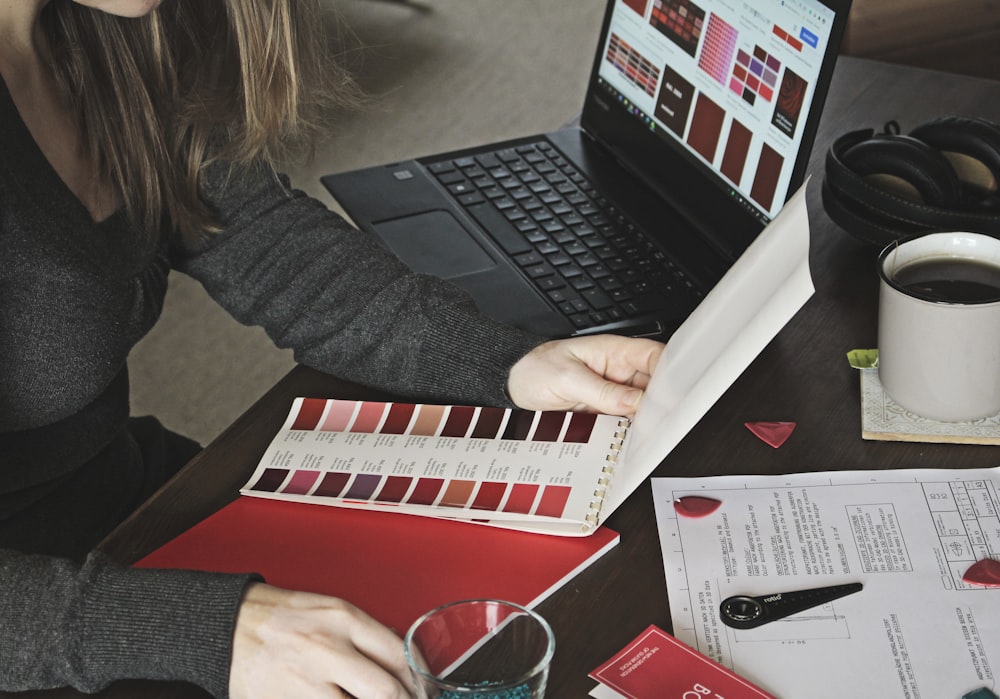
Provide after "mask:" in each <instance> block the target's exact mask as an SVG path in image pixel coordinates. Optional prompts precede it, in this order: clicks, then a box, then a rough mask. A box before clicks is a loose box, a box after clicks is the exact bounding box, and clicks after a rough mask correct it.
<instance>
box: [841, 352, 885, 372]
mask: <svg viewBox="0 0 1000 699" xmlns="http://www.w3.org/2000/svg"><path fill="white" fill-rule="evenodd" d="M847 361H849V362H850V363H851V366H852V367H853V368H855V369H874V368H875V367H877V366H878V350H877V349H855V350H851V351H850V352H848V353H847Z"/></svg>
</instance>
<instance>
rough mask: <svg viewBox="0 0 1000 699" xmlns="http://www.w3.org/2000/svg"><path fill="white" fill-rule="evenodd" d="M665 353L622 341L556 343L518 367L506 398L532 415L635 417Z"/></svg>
mask: <svg viewBox="0 0 1000 699" xmlns="http://www.w3.org/2000/svg"><path fill="white" fill-rule="evenodd" d="M663 347H664V346H663V344H662V343H660V342H655V341H653V340H644V339H637V338H630V337H620V336H618V335H592V336H586V337H574V338H569V339H566V340H552V341H551V342H546V343H544V344H541V345H539V346H538V347H536V348H535V349H533V350H532V351H530V352H528V354H526V355H525V356H524V357H522V358H521V360H520V361H518V363H517V364H515V365H514V366H513V368H512V369H511V370H510V376H509V378H508V380H507V392H508V393H509V394H510V397H511V399H512V400H513V401H514V403H515V404H516V405H518V406H519V407H521V408H525V409H527V410H579V411H591V412H599V413H608V414H611V415H632V414H633V413H635V410H636V408H637V407H638V405H639V400H640V399H641V398H642V394H643V391H644V390H645V388H646V385H647V384H648V383H649V376H650V374H652V373H653V367H655V366H656V362H657V360H658V359H659V358H660V355H661V354H662V353H663Z"/></svg>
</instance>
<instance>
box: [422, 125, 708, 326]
mask: <svg viewBox="0 0 1000 699" xmlns="http://www.w3.org/2000/svg"><path fill="white" fill-rule="evenodd" d="M427 167H428V169H429V170H430V172H431V173H433V174H434V176H435V177H436V178H437V179H438V181H439V182H440V183H441V184H442V185H443V186H444V187H445V188H447V189H448V191H449V192H451V194H452V196H453V197H454V198H455V200H456V201H457V202H458V203H459V204H460V205H461V206H462V207H464V208H465V210H466V211H468V212H469V214H470V215H471V216H472V217H473V218H474V219H476V220H477V221H478V222H479V224H480V225H481V226H483V228H484V229H485V230H486V231H487V232H488V233H490V234H491V235H492V237H493V239H494V240H495V241H496V243H497V244H498V245H499V246H500V247H501V248H502V249H503V250H504V251H505V252H506V253H507V254H508V255H509V256H510V257H511V258H512V259H513V260H514V262H516V263H517V264H518V265H519V266H520V268H521V270H522V271H523V272H524V274H525V276H526V277H527V278H528V279H530V280H531V281H532V282H533V283H534V284H535V286H536V287H537V288H538V289H539V290H540V291H541V292H542V293H543V294H545V295H546V296H547V297H548V298H549V299H550V300H551V301H552V303H553V304H554V305H555V306H556V307H557V308H558V309H559V310H560V311H561V312H562V313H563V314H564V315H565V316H566V317H567V318H568V319H569V321H570V322H571V323H572V324H573V326H574V327H576V328H577V330H587V329H590V328H597V327H600V326H604V325H610V324H615V323H620V322H622V321H628V320H630V319H635V318H642V317H650V316H652V317H656V316H662V317H673V316H676V315H677V314H678V313H683V312H687V311H690V310H691V309H692V308H693V307H694V306H695V305H697V303H698V301H700V300H701V298H702V296H703V294H702V292H701V291H699V290H698V289H697V288H696V287H695V285H694V284H693V282H692V281H691V280H690V279H689V278H688V277H687V276H686V275H685V274H684V272H683V271H682V270H681V269H680V267H679V266H678V265H677V264H676V263H675V262H674V261H673V260H672V259H670V258H669V257H668V256H667V254H666V253H664V252H663V251H662V250H660V249H659V248H658V247H657V246H655V245H654V244H653V243H652V241H650V240H649V239H648V238H647V237H646V236H645V235H644V234H643V233H642V232H641V231H640V230H639V229H638V228H636V227H635V226H634V225H633V224H632V223H631V222H630V221H629V220H628V219H627V218H626V217H625V215H624V214H623V213H622V212H621V211H619V210H618V209H617V208H616V207H614V206H613V205H612V204H610V203H609V202H608V201H607V200H606V199H605V198H603V197H602V196H601V195H600V194H599V193H598V192H597V191H596V190H595V188H594V187H593V186H592V185H591V183H590V182H589V181H588V180H587V178H586V177H584V175H583V174H582V173H580V172H579V170H577V168H576V167H575V166H574V165H573V164H572V163H570V162H569V161H568V160H567V159H566V158H564V157H563V156H562V155H561V154H560V153H559V151H557V150H556V149H555V148H554V147H553V146H552V145H551V144H549V143H548V142H544V141H543V142H538V143H532V144H526V145H520V146H516V147H513V148H506V149H503V150H498V151H495V152H491V153H485V154H478V155H475V156H468V157H461V158H456V159H454V160H442V161H438V162H433V163H428V164H427Z"/></svg>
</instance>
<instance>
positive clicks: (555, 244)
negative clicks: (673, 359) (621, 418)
mask: <svg viewBox="0 0 1000 699" xmlns="http://www.w3.org/2000/svg"><path fill="white" fill-rule="evenodd" d="M849 6H850V0H752V1H751V0H608V7H607V11H606V13H605V17H604V23H603V27H602V30H601V38H600V41H599V43H598V47H597V55H596V58H595V60H594V66H593V70H592V72H591V77H590V82H589V85H588V88H587V94H586V98H585V101H584V105H583V110H582V112H581V115H580V119H579V123H578V124H574V125H573V126H572V127H567V128H565V129H562V130H559V131H556V132H553V133H547V134H542V135H536V136H531V137H526V138H522V139H515V140H512V141H505V142H502V143H494V144H489V145H485V146H482V147H478V148H474V149H467V150H463V151H458V152H453V153H447V154H440V155H433V156H427V157H423V158H418V159H416V160H410V161H405V162H398V163H391V164H387V165H382V166H378V167H371V168H366V169H362V170H355V171H351V172H345V173H340V174H332V175H327V176H324V177H323V178H322V182H323V184H324V185H325V186H326V188H327V189H328V190H329V191H330V193H331V194H332V195H333V196H334V198H336V199H337V201H338V202H339V203H340V204H341V206H343V208H344V210H345V211H346V212H347V214H348V215H349V216H350V217H351V218H352V219H353V220H354V222H355V223H356V224H357V225H358V226H359V227H360V228H362V229H363V230H366V231H370V232H372V233H374V234H375V235H376V236H378V237H379V238H380V239H381V241H382V242H383V243H384V244H385V245H387V246H388V247H389V248H390V249H392V250H393V251H394V252H395V253H396V254H397V255H399V257H400V258H402V259H403V260H404V261H405V262H406V263H407V264H409V265H410V266H411V267H412V268H413V269H414V270H416V271H419V272H426V273H429V274H434V275H437V276H439V277H443V278H446V279H449V280H451V281H453V282H454V283H456V284H458V285H459V286H461V287H463V288H465V289H466V290H468V291H469V293H470V294H471V295H472V296H473V298H474V299H475V300H476V302H477V303H478V304H479V306H480V308H481V309H482V310H483V311H485V312H487V313H489V314H491V315H493V316H495V317H496V318H498V319H500V320H503V321H507V322H509V323H512V324H514V325H517V326H520V327H522V328H525V329H527V330H531V331H534V332H536V333H539V334H542V335H547V336H562V337H565V336H571V335H581V334H589V333H595V332H615V333H622V334H629V335H648V336H655V337H660V338H663V337H666V336H668V335H669V334H670V333H671V332H672V331H673V330H674V329H676V328H677V327H678V326H679V325H680V323H681V322H683V321H684V319H685V318H686V317H687V316H688V314H689V313H690V312H691V311H692V310H693V309H694V307H695V306H696V305H697V304H698V303H699V301H700V300H701V299H702V298H704V296H705V294H707V293H708V292H709V290H711V288H712V287H713V285H714V284H715V283H716V282H717V281H718V280H719V279H720V278H721V277H722V275H723V274H725V272H726V270H727V269H728V268H729V267H730V266H731V265H732V263H733V262H734V261H735V260H736V259H737V257H739V255H740V254H741V253H742V252H743V250H745V249H746V247H747V246H748V245H749V244H750V243H751V242H752V241H753V240H754V238H755V237H756V236H757V235H758V234H759V233H760V231H761V230H763V228H764V227H765V226H766V225H767V223H768V222H769V221H770V220H771V219H772V218H773V217H774V216H775V214H776V213H777V212H778V210H779V209H780V208H781V207H782V205H783V204H784V202H785V201H786V200H787V198H788V197H789V196H791V194H793V193H794V192H795V191H796V189H798V187H799V186H800V185H801V184H802V182H803V180H804V176H805V170H806V165H807V162H808V159H809V152H810V150H811V148H812V143H813V139H814V136H815V133H816V129H817V125H818V122H819V118H820V113H821V111H822V105H823V102H824V99H825V97H826V91H827V87H828V85H829V82H830V77H831V74H832V72H833V68H834V64H835V61H836V55H837V52H838V49H839V45H840V39H841V36H842V34H843V30H844V25H845V23H846V20H847V13H848V9H849Z"/></svg>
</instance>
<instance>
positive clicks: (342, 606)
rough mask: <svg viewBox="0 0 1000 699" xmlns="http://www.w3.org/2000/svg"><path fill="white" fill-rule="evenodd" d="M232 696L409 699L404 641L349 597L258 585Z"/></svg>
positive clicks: (241, 633)
mask: <svg viewBox="0 0 1000 699" xmlns="http://www.w3.org/2000/svg"><path fill="white" fill-rule="evenodd" d="M229 695H230V697H231V698H232V699H257V698H260V699H265V698H266V699H271V698H272V697H296V699H311V698H313V697H316V698H318V697H328V698H331V699H332V698H334V697H338V698H343V697H348V696H354V697H365V698H366V699H367V698H369V697H371V698H373V699H403V698H404V697H405V698H406V699H409V698H410V697H412V696H413V691H412V682H411V681H410V673H409V669H408V668H407V665H406V658H405V657H404V655H403V642H402V641H401V640H400V638H399V637H398V636H397V635H396V634H394V633H393V632H392V631H390V630H389V629H388V628H386V627H385V626H383V625H382V624H380V623H378V622H377V621H375V620H374V619H372V618H371V617H370V616H368V615H367V614H365V613H364V612H362V611H361V610H360V609H358V608H357V607H354V606H353V605H351V604H348V603H347V602H344V601H343V600H339V599H336V598H333V597H325V596H323V595H316V594H312V593H308V592H293V591H290V590H283V589H281V588H277V587H272V586H270V585H265V584H263V583H254V584H251V585H249V586H248V587H247V589H246V591H245V592H244V595H243V604H242V606H241V607H240V612H239V615H238V616H237V619H236V629H235V632H234V640H233V660H232V666H231V669H230V674H229Z"/></svg>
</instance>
